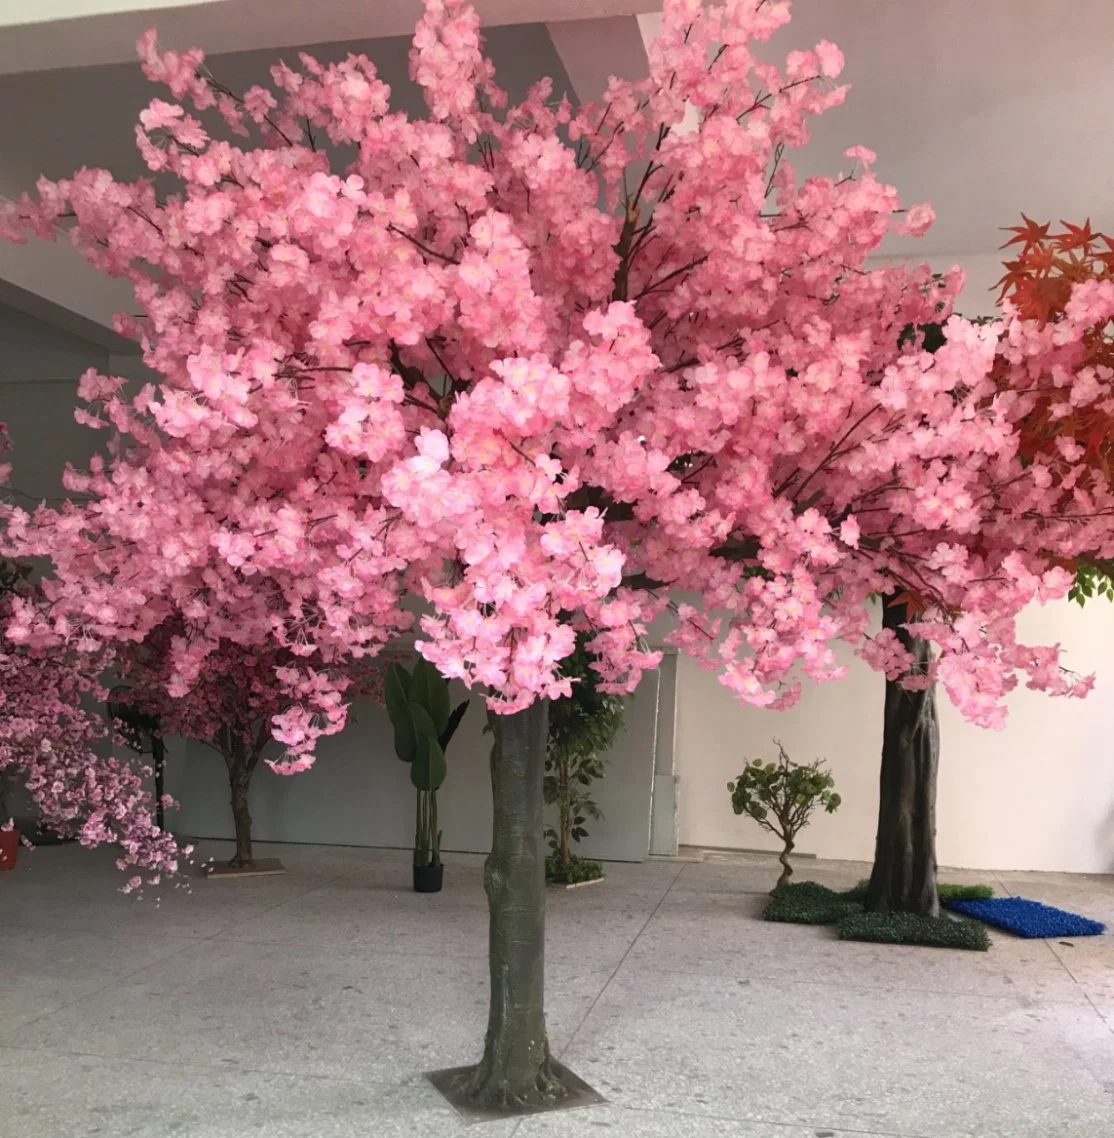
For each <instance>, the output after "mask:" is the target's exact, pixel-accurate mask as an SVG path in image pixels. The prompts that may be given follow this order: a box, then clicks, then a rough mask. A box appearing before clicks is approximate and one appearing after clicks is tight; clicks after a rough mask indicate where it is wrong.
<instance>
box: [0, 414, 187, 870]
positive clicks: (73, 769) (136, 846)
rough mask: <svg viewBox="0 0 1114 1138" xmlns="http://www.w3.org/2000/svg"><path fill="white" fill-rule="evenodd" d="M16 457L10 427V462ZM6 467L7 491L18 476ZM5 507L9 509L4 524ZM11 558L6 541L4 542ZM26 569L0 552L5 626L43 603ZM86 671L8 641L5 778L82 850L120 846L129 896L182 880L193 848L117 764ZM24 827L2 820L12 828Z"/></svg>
mask: <svg viewBox="0 0 1114 1138" xmlns="http://www.w3.org/2000/svg"><path fill="white" fill-rule="evenodd" d="M7 450H8V434H7V427H6V426H5V425H4V424H3V423H0V456H2V455H3V454H5V453H6V452H7ZM10 470H11V467H10V464H8V463H0V485H3V484H4V483H5V482H6V481H7V479H8V476H9V474H10ZM4 510H5V507H4V506H3V504H2V503H0V524H2V522H3V515H4ZM0 551H2V541H0ZM29 577H30V570H29V567H28V566H26V565H20V564H19V563H17V562H14V561H11V560H9V559H7V558H4V557H3V556H2V554H0V621H3V620H4V619H5V618H6V617H7V615H8V613H9V612H10V610H11V607H12V605H13V603H14V602H15V601H16V600H18V601H19V602H20V603H21V604H24V605H33V604H35V603H36V602H37V601H38V600H39V599H40V598H39V596H38V594H37V592H36V589H35V587H34V586H33V585H32V584H30V583H29ZM82 665H86V666H87V665H88V660H87V659H83V658H82V657H81V656H80V655H78V656H76V657H75V655H74V654H73V653H70V652H69V651H67V650H65V649H64V648H60V647H53V648H49V649H39V650H36V649H34V648H30V647H16V646H13V645H10V644H7V643H4V642H0V780H3V781H4V783H5V784H7V785H9V786H11V785H17V786H21V787H22V788H24V789H25V790H26V791H27V793H28V794H29V795H30V797H31V800H32V802H33V803H34V805H35V808H36V810H37V811H38V818H39V826H40V828H43V829H46V830H49V831H53V832H54V833H55V834H57V835H58V836H59V837H67V838H77V839H78V840H79V841H80V842H81V844H82V845H84V846H87V847H90V848H91V847H94V846H98V845H106V844H107V845H112V846H118V847H119V849H120V856H119V858H118V860H117V865H118V866H119V868H120V869H122V870H125V871H130V876H129V878H128V881H127V883H126V884H125V885H124V886H123V888H124V891H125V892H131V891H133V890H135V889H137V888H139V887H140V886H142V885H143V884H144V883H146V884H149V885H158V884H159V883H160V881H161V879H162V877H163V876H164V875H165V876H170V877H172V876H174V875H175V874H176V873H177V872H178V869H179V863H180V860H181V859H182V858H188V857H189V855H190V852H191V850H190V848H189V847H188V846H186V847H183V848H182V849H179V848H178V846H177V844H176V842H175V841H174V839H173V838H171V837H170V836H169V835H168V834H164V833H163V832H162V831H161V830H160V829H159V828H158V826H156V825H155V821H154V819H153V817H152V810H153V806H154V803H153V802H152V799H151V794H150V791H149V790H148V789H147V785H146V782H145V780H146V778H148V777H149V776H150V773H151V772H150V771H149V770H147V769H144V768H140V769H137V768H135V767H133V766H132V765H131V764H129V763H127V762H125V761H122V760H120V759H118V758H114V757H113V756H112V755H111V753H110V744H111V739H110V738H109V734H110V733H109V730H108V728H107V726H106V724H105V722H104V720H103V719H102V718H101V717H99V716H98V715H97V714H96V712H95V711H94V710H90V704H91V703H92V701H93V700H94V699H103V697H104V694H105V693H104V692H103V691H102V690H101V689H100V688H99V686H98V685H97V684H96V683H95V682H94V681H93V680H92V679H90V678H89V676H88V675H87V674H86V672H85V669H84V668H83V667H82ZM13 826H14V822H13V820H12V819H10V818H7V819H5V818H0V827H2V828H3V829H8V830H10V829H11V828H12V827H13Z"/></svg>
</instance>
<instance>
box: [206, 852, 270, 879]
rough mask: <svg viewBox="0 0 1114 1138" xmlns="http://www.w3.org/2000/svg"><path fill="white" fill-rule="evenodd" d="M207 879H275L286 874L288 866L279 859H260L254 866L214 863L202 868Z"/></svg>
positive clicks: (256, 860) (257, 859)
mask: <svg viewBox="0 0 1114 1138" xmlns="http://www.w3.org/2000/svg"><path fill="white" fill-rule="evenodd" d="M202 872H203V873H204V874H205V876H206V877H208V878H210V879H211V880H214V881H224V880H227V879H228V878H231V877H273V876H274V875H275V874H278V873H285V872H286V866H285V865H283V864H282V862H281V861H279V859H278V858H277V857H260V858H256V859H255V863H254V864H253V865H246V866H239V865H229V864H228V862H226V861H217V862H213V863H212V864H211V865H206V866H203V867H202Z"/></svg>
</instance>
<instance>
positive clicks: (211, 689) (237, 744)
mask: <svg viewBox="0 0 1114 1138" xmlns="http://www.w3.org/2000/svg"><path fill="white" fill-rule="evenodd" d="M181 634H182V629H181V627H180V625H178V624H176V623H175V622H172V621H171V622H167V623H166V624H164V625H161V626H159V627H158V628H156V629H155V630H154V631H153V632H152V633H151V634H150V635H148V636H147V637H146V638H145V639H144V641H143V642H142V643H141V644H139V645H137V646H134V647H132V648H130V649H125V651H124V652H123V653H122V658H121V669H120V670H121V673H122V676H123V678H124V681H125V682H124V684H123V685H121V687H120V688H118V689H116V691H115V696H116V699H117V700H118V701H120V702H121V703H124V704H127V705H128V706H129V707H130V708H132V709H133V710H134V711H136V712H138V713H139V714H141V715H143V716H145V717H147V718H148V719H149V720H151V721H154V722H157V723H158V725H159V730H160V731H161V732H162V733H163V734H164V735H180V736H182V737H184V738H188V739H196V740H197V741H198V742H201V743H204V744H205V745H206V746H207V747H209V748H211V749H212V750H214V751H216V752H217V754H218V755H220V757H221V758H222V759H223V760H224V764H225V766H226V768H227V770H228V784H229V791H230V801H231V805H232V821H233V827H234V832H235V838H236V852H235V853H234V854H233V855H232V858H231V859H230V860H229V863H228V865H229V867H230V868H233V869H251V868H253V867H254V865H255V858H254V854H253V851H252V843H251V812H250V810H249V806H248V791H249V789H250V787H251V781H252V776H253V775H254V774H255V771H256V768H257V767H258V766H259V760H260V759H261V758H262V757H263V752H264V750H265V749H266V747H267V745H268V744H269V743H270V742H271V723H272V721H273V720H274V718H275V716H277V715H280V714H281V713H282V712H283V711H285V710H286V709H287V708H288V707H289V706H290V697H289V696H288V695H287V694H286V693H285V692H284V691H283V689H282V685H281V683H280V682H279V680H278V678H277V676H276V672H277V671H278V670H279V669H281V668H283V667H288V666H289V665H290V663H291V662H292V657H291V654H290V652H289V651H288V650H287V649H282V648H270V649H268V648H267V647H266V646H264V647H261V648H257V649H255V650H244V649H241V648H239V647H238V646H236V645H234V644H231V643H229V642H227V641H222V642H221V643H220V645H218V647H217V648H216V649H215V650H213V651H212V652H210V653H209V654H208V655H207V657H206V659H205V666H204V669H203V670H202V672H201V674H200V675H199V676H198V678H197V681H196V682H195V683H194V684H193V686H192V687H190V688H189V690H188V691H186V692H185V693H184V694H182V695H180V696H178V697H177V698H175V697H172V696H171V695H170V691H169V689H170V686H171V681H170V673H171V668H172V665H171V660H172V659H173V656H174V651H175V644H174V641H175V638H176V637H178V636H180V635H181Z"/></svg>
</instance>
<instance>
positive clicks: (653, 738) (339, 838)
mask: <svg viewBox="0 0 1114 1138" xmlns="http://www.w3.org/2000/svg"><path fill="white" fill-rule="evenodd" d="M672 675H673V672H672V670H671V669H665V670H663V672H662V673H661V676H659V675H657V674H653V675H649V676H646V677H645V678H644V680H643V682H642V684H641V685H640V687H639V688H638V691H637V692H636V693H635V694H634V696H633V697H632V699H631V701H630V702H629V704H628V705H627V714H626V727H625V729H624V732H623V734H622V735H621V736H620V738H619V739H618V741H617V742H616V745H615V746H614V748H612V750H611V752H610V753H609V755H608V767H607V775H606V777H605V778H604V779H603V780H602V781H600V782H599V783H597V784H596V787H595V788H594V790H593V796H594V797H595V799H596V802H597V804H598V805H599V807H600V809H601V810H602V811H603V814H604V817H603V819H602V820H601V821H599V822H590V823H589V824H588V827H587V828H588V830H589V837H588V839H586V840H585V841H584V842H583V843H581V847H582V848H581V850H580V851H579V852H581V853H583V854H584V855H585V856H588V857H597V858H605V859H608V860H613V861H641V860H642V859H643V858H645V857H646V854H647V851H648V847H649V842H650V814H651V792H652V788H653V784H654V762H655V756H656V754H657V752H658V751H659V749H660V748H668V746H669V740H668V739H664V740H660V741H659V735H660V734H664V732H659V718H660V717H663V716H664V717H665V718H668V717H669V716H671V713H672V708H673V701H674V698H675V693H674V689H673V686H672V682H671V676H672ZM663 680H664V683H662V681H663ZM659 684H660V696H661V698H659ZM466 695H467V693H466V692H465V691H464V689H463V688H460V687H456V686H455V685H454V691H453V702H454V705H455V703H456V702H457V701H459V700H460V699H463V698H466ZM663 708H664V710H663ZM484 723H485V715H484V711H483V708H482V704H481V701H480V700H479V699H476V698H473V699H472V704H471V706H470V707H469V709H468V712H467V714H466V715H465V718H464V722H463V724H462V725H461V728H460V730H459V732H458V733H457V735H456V737H455V738H454V739H453V742H452V744H451V745H450V747H449V750H448V760H449V776H448V778H447V779H446V781H445V785H444V787H443V789H442V790H441V792H440V793H439V795H438V805H439V810H440V820H441V825H442V828H443V830H444V840H443V848H444V849H445V850H446V851H461V850H464V851H472V852H479V853H486V852H487V850H488V849H489V848H490V846H491V781H490V773H489V766H488V756H489V754H490V751H491V736H490V735H485V734H484V733H483V728H484ZM166 788H167V792H168V793H169V794H171V795H173V796H174V797H175V798H177V799H178V800H179V801H180V803H181V806H180V809H179V810H178V811H177V812H175V813H174V814H173V815H172V816H171V825H172V827H173V828H174V829H175V830H176V831H177V832H178V833H181V834H184V835H189V836H191V837H206V838H225V837H230V836H231V835H232V832H233V831H232V812H231V808H230V807H229V804H228V798H229V792H228V777H227V773H226V770H225V767H224V763H223V761H222V760H221V758H220V757H219V756H218V755H217V754H216V753H215V752H212V751H210V750H209V749H208V748H206V747H204V746H202V745H201V744H199V743H196V742H191V743H189V744H188V746H185V745H184V744H183V743H181V742H180V741H177V740H175V741H174V742H173V743H172V744H171V745H170V747H169V756H168V766H167V787H166ZM249 808H250V810H251V816H252V833H253V836H254V837H255V838H256V839H257V840H259V841H284V842H312V843H323V844H333V845H367V846H389V847H398V848H406V847H409V846H411V845H412V844H413V840H414V788H413V786H412V785H411V784H410V778H409V774H408V771H407V768H406V767H405V765H404V764H403V763H401V762H400V761H399V760H398V758H396V757H395V753H394V747H393V744H392V736H391V728H390V721H389V720H388V718H387V713H386V711H385V710H384V709H383V708H381V707H378V706H376V705H375V704H374V703H371V702H370V701H368V700H363V701H360V702H358V703H357V704H356V706H355V714H354V717H353V719H352V720H351V721H350V722H349V724H348V726H347V727H346V728H345V730H344V731H343V732H342V733H341V734H340V735H336V736H333V737H331V738H329V739H325V740H323V741H322V743H321V745H320V746H319V747H318V756H317V761H316V762H315V763H314V765H313V767H312V768H311V769H310V770H308V771H306V772H305V773H303V774H299V775H276V774H275V773H274V772H273V771H272V770H271V769H270V768H269V767H267V766H265V765H261V766H260V768H259V770H258V773H257V774H256V776H255V779H254V780H253V784H252V789H251V799H250V804H249Z"/></svg>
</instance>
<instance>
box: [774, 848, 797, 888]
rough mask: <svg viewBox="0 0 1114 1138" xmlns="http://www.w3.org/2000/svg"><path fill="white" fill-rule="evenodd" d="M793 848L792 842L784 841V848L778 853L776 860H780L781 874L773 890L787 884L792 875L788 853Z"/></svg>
mask: <svg viewBox="0 0 1114 1138" xmlns="http://www.w3.org/2000/svg"><path fill="white" fill-rule="evenodd" d="M794 848H795V843H794V842H791V841H789V842H786V843H785V849H783V850H782V851H781V853H780V854H778V861H780V862H781V876H780V877H779V878H778V879H777V884H776V885H775V886H774V890H775V891H776V890H778V889H780V888H781V887H782V886H783V885H786V884H788V882H789V878H791V877H792V876H793V865H792V863H791V862H790V861H789V855H790V854H791V853H792V852H793V850H794Z"/></svg>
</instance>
